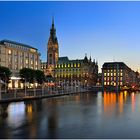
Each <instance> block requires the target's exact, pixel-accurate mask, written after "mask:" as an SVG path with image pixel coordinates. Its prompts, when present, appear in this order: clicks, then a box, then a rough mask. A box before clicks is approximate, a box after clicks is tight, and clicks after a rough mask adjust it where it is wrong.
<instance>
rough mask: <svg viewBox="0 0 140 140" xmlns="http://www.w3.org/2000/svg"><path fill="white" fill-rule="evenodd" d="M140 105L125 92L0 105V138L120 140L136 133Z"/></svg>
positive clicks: (138, 96) (133, 95)
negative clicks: (93, 139)
mask: <svg viewBox="0 0 140 140" xmlns="http://www.w3.org/2000/svg"><path fill="white" fill-rule="evenodd" d="M139 102H140V94H137V93H128V92H127V91H124V92H120V93H114V92H104V93H102V92H98V93H84V94H76V95H70V96H63V97H56V98H51V99H42V100H32V101H26V102H17V103H10V104H1V105H0V130H1V131H0V138H104V137H105V136H106V137H105V138H119V137H117V136H126V135H125V133H126V131H127V132H128V131H129V133H130V134H133V133H136V131H132V129H131V127H132V128H133V130H134V128H135V127H136V126H137V130H139V129H138V127H139V125H140V124H138V120H139V117H136V116H139V115H140V111H139V105H140V104H139ZM137 108H138V109H137ZM137 110H138V111H137ZM137 113H138V114H137ZM107 118H109V119H107ZM120 122H121V123H120ZM125 122H127V123H126V124H125ZM112 123H113V126H112V125H111V124H112ZM133 123H134V124H133ZM122 124H124V125H122ZM126 125H130V126H131V127H127V128H125V126H126ZM120 126H121V127H122V132H120V131H119V130H120ZM93 132H94V133H93ZM116 133H118V134H119V135H116ZM113 136H114V137H113ZM129 136H130V135H129ZM139 136H140V135H139ZM123 138H124V137H123ZM126 138H128V137H126ZM130 138H131V137H130ZM132 138H133V137H132Z"/></svg>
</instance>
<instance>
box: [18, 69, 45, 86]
mask: <svg viewBox="0 0 140 140" xmlns="http://www.w3.org/2000/svg"><path fill="white" fill-rule="evenodd" d="M19 73H20V77H21V80H22V82H25V80H26V82H29V83H34V82H37V83H39V84H42V83H43V81H45V75H44V73H43V72H42V71H40V70H33V69H30V68H23V69H21V70H20V72H19Z"/></svg>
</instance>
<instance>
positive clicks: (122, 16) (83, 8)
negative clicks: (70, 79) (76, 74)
mask: <svg viewBox="0 0 140 140" xmlns="http://www.w3.org/2000/svg"><path fill="white" fill-rule="evenodd" d="M52 16H54V20H55V27H56V34H57V37H58V41H59V48H60V49H59V52H60V56H68V57H69V58H70V59H81V58H84V56H85V53H87V56H88V57H89V56H90V54H91V56H92V59H93V58H95V59H96V60H98V63H99V66H100V67H99V68H101V67H102V65H103V63H104V62H108V61H123V62H125V63H126V64H127V65H128V66H129V67H131V68H132V69H134V70H139V72H140V2H138V1H137V2H122V1H118V2H113V1H112V2H111V1H110V2H101V1H98V2H95V1H92V2H91V1H90V2H76V1H71V2H67V1H64V2H53V1H52V2H48V1H46V2H45V1H42V2H29V1H26V2H20V1H18V2H2V1H1V2H0V18H1V19H0V40H2V39H9V40H13V41H17V42H21V43H25V44H28V45H31V46H33V47H36V48H38V50H39V52H40V53H41V59H42V60H43V61H46V57H47V56H46V55H47V54H46V50H47V42H48V38H49V33H50V27H51V23H52Z"/></svg>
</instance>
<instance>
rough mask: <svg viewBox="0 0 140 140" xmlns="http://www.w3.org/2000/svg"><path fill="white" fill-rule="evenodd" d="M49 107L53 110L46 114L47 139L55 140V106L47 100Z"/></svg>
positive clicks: (56, 123) (56, 116)
mask: <svg viewBox="0 0 140 140" xmlns="http://www.w3.org/2000/svg"><path fill="white" fill-rule="evenodd" d="M49 105H52V106H53V108H52V109H51V110H49V114H48V138H57V129H58V110H57V105H56V104H54V100H49Z"/></svg>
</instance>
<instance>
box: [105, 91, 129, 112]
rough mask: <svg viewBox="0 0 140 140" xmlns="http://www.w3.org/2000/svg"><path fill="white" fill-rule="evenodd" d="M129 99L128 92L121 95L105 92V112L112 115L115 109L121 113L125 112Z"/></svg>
mask: <svg viewBox="0 0 140 140" xmlns="http://www.w3.org/2000/svg"><path fill="white" fill-rule="evenodd" d="M126 99H127V92H126V91H124V92H121V93H118V94H116V93H113V92H112V93H110V92H108V93H107V92H104V94H103V104H104V112H105V113H107V114H108V113H109V114H112V113H113V112H114V110H115V109H119V110H118V111H119V113H122V112H123V108H124V103H125V102H126Z"/></svg>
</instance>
